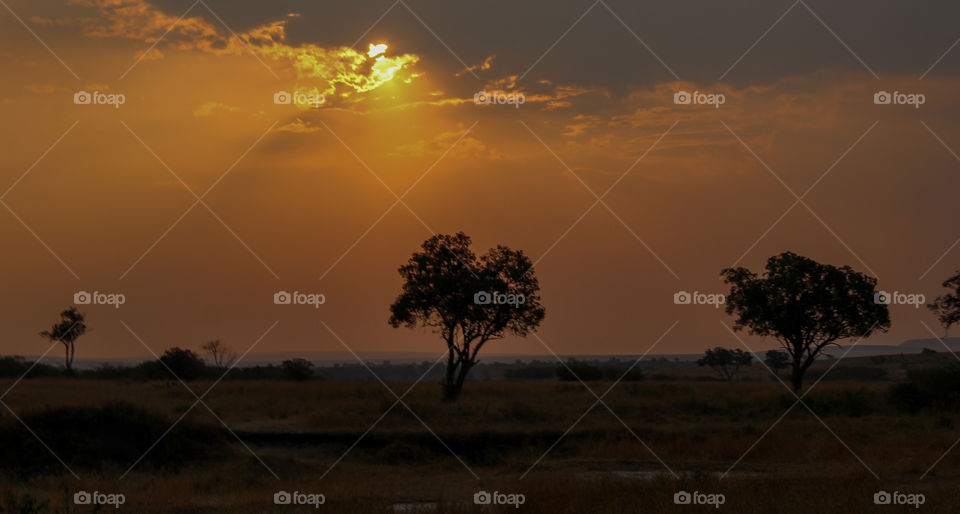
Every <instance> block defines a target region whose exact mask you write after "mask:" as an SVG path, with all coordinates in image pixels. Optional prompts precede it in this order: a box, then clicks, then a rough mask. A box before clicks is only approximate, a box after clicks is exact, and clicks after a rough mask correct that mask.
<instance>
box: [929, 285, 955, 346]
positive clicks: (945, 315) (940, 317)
mask: <svg viewBox="0 0 960 514" xmlns="http://www.w3.org/2000/svg"><path fill="white" fill-rule="evenodd" d="M941 285H943V287H946V288H948V289H952V290H953V291H951V292H949V293H947V294H945V295H943V296H938V297H937V299H936V300H934V301H933V303H931V304H928V305H927V308H928V309H930V310H931V311H932V312H933V313H934V314H936V315H937V321H939V322H940V326H942V327H943V337H947V333H948V332H949V330H950V327H951V326H953V325H955V324H957V323H960V271H957V272H956V273H954V274H953V276H952V277H950V278H948V279H946V280H944V281H943V284H941Z"/></svg>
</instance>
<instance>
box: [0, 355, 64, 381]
mask: <svg viewBox="0 0 960 514" xmlns="http://www.w3.org/2000/svg"><path fill="white" fill-rule="evenodd" d="M31 366H32V368H31ZM27 370H29V373H27ZM24 373H27V375H26V378H39V377H55V376H59V375H62V374H63V370H61V369H60V368H56V367H54V366H51V365H49V364H41V363H36V364H34V363H30V362H27V361H26V360H24V358H23V357H20V356H14V357H0V378H19V377H21V376H23V374H24Z"/></svg>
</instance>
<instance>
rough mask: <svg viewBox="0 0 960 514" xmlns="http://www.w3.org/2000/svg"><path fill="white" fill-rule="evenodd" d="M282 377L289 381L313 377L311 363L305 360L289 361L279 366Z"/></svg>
mask: <svg viewBox="0 0 960 514" xmlns="http://www.w3.org/2000/svg"><path fill="white" fill-rule="evenodd" d="M280 369H282V370H283V375H284V376H285V377H287V378H289V379H290V380H297V381H303V380H307V379H309V378H310V377H312V376H313V363H312V362H310V361H308V360H307V359H300V358H296V359H290V360H286V361H283V363H281V364H280Z"/></svg>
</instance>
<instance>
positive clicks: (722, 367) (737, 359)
mask: <svg viewBox="0 0 960 514" xmlns="http://www.w3.org/2000/svg"><path fill="white" fill-rule="evenodd" d="M751 362H753V355H750V354H749V353H747V352H745V351H743V350H741V349H739V348H737V349H734V350H730V349H728V348H723V347H722V346H718V347H716V348H714V349H712V350H709V349H708V350H707V351H705V352H703V357H701V358H700V359H699V360H698V361H697V365H698V366H710V367H711V368H713V370H714V371H716V372H717V373H718V374H719V375H720V378H722V379H724V380H733V377H735V376H736V375H737V371H738V370H739V369H740V366H749V365H750V363H751Z"/></svg>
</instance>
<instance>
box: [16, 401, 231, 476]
mask: <svg viewBox="0 0 960 514" xmlns="http://www.w3.org/2000/svg"><path fill="white" fill-rule="evenodd" d="M24 424H25V425H26V426H29V427H30V428H31V429H32V430H33V433H31V432H30V431H29V430H27V429H26V428H25V427H24ZM172 424H173V421H172V420H169V419H166V418H164V417H162V416H158V415H157V414H154V413H152V412H150V411H147V410H146V409H143V408H141V407H137V406H134V405H131V404H129V403H110V404H106V405H103V406H100V407H86V406H85V407H60V408H56V409H49V410H44V411H39V412H34V413H30V414H27V415H25V416H23V424H21V423H13V422H9V423H8V424H7V425H5V426H2V427H0V473H3V474H8V475H13V476H15V477H17V478H22V477H27V476H30V475H34V474H41V473H51V472H54V473H61V472H64V471H66V470H65V469H64V468H63V466H62V465H61V464H60V462H59V461H58V460H57V458H56V457H54V456H53V454H51V451H49V450H47V449H46V448H45V447H44V445H43V444H42V443H40V442H39V441H40V440H42V441H43V442H44V443H46V444H47V445H48V446H49V448H50V450H52V451H53V453H55V454H56V455H57V456H59V457H60V458H61V459H63V461H64V462H66V463H67V464H68V465H69V466H70V467H71V468H74V469H76V468H87V469H93V470H103V469H104V468H108V467H111V466H120V467H124V466H130V465H131V464H133V463H134V462H136V461H137V459H139V458H140V457H141V456H142V455H144V453H143V452H145V451H147V449H148V448H150V447H151V445H153V444H154V443H156V446H154V447H153V449H152V450H150V451H149V452H148V453H147V454H146V455H145V456H144V457H143V460H142V461H141V462H140V464H138V467H143V468H148V469H158V470H172V471H175V470H177V469H178V468H179V467H180V466H182V465H184V464H187V463H189V462H193V461H198V460H202V459H205V458H207V457H209V456H211V455H216V454H219V453H222V452H223V451H224V450H225V449H226V448H227V446H228V439H227V437H226V435H225V433H224V431H223V430H222V429H220V428H211V427H208V426H204V425H199V424H196V423H193V422H191V421H189V420H186V419H184V420H181V421H180V423H178V424H177V425H176V427H174V428H173V429H172V430H170V431H169V433H167V434H166V436H164V437H163V438H162V439H161V436H162V435H163V434H164V433H165V432H167V430H168V429H170V426H171V425H172ZM34 434H36V436H34ZM158 440H159V442H157V441H158Z"/></svg>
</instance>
